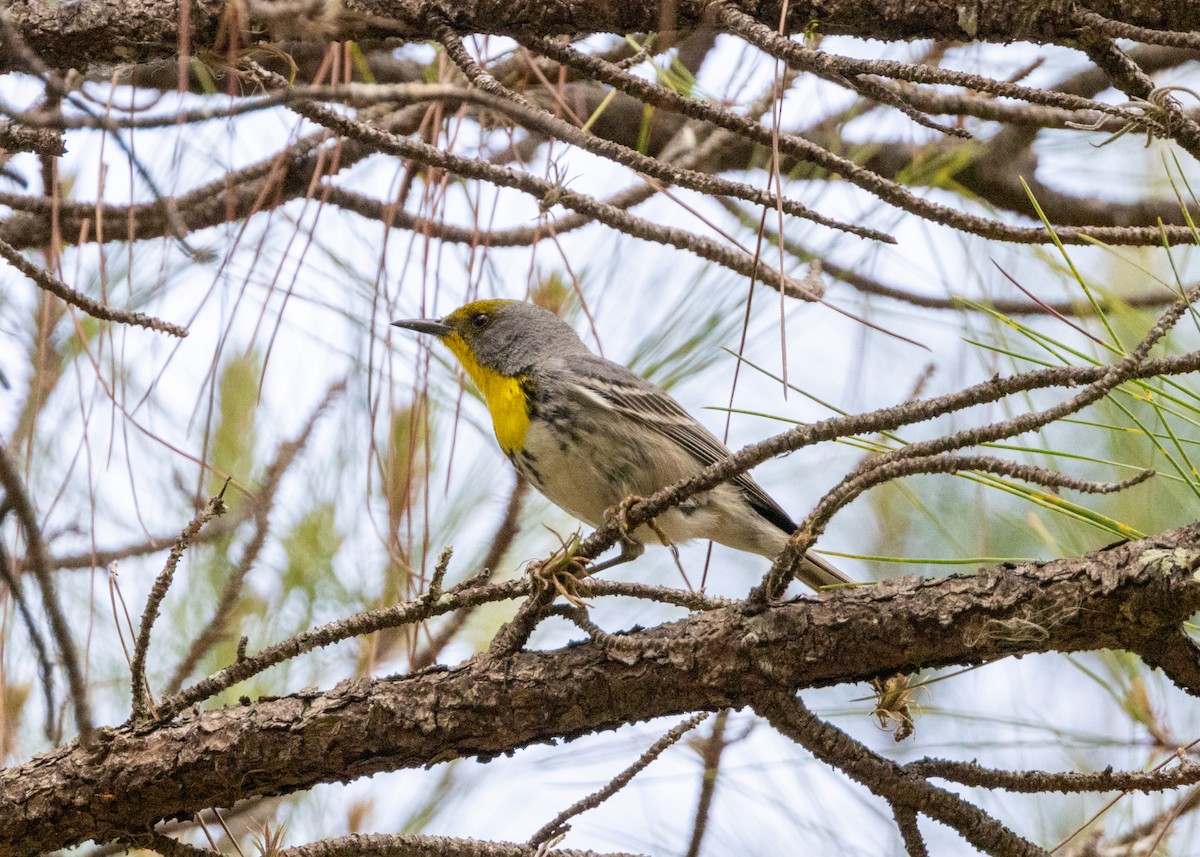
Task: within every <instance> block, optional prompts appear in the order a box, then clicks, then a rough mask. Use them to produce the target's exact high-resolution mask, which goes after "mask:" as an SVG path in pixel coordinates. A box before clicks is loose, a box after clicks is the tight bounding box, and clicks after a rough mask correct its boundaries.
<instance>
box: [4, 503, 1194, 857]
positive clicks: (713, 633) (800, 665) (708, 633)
mask: <svg viewBox="0 0 1200 857" xmlns="http://www.w3.org/2000/svg"><path fill="white" fill-rule="evenodd" d="M1198 569H1200V524H1193V525H1191V526H1188V527H1184V528H1181V529H1177V530H1172V531H1169V532H1166V533H1163V534H1160V535H1158V536H1155V537H1153V538H1149V539H1144V540H1141V541H1138V542H1132V543H1128V544H1125V545H1121V546H1119V547H1115V548H1110V549H1106V550H1102V551H1098V552H1095V553H1092V554H1088V555H1086V556H1084V557H1074V558H1070V559H1062V560H1056V561H1054V562H1049V563H1045V564H1044V565H1039V564H1026V565H1021V566H1014V567H1001V568H996V569H991V570H988V571H985V572H982V573H980V574H978V575H976V576H973V577H961V576H958V577H949V578H943V579H938V580H914V579H911V578H909V579H903V580H898V581H892V582H888V583H883V584H879V585H877V586H874V587H864V588H862V589H858V590H851V591H845V592H841V593H838V594H836V595H834V596H831V597H828V598H826V599H824V600H820V601H814V600H799V601H796V602H793V603H789V604H786V605H782V606H779V607H773V608H770V609H767V610H764V611H762V612H760V613H752V612H749V611H746V610H744V609H738V608H733V609H724V610H713V611H709V612H706V613H703V614H698V615H695V616H692V617H690V618H688V619H686V620H683V621H680V622H675V623H671V624H667V625H663V626H660V627H657V628H652V629H648V630H642V631H636V632H631V633H627V634H622V635H613V636H610V637H608V638H606V639H604V640H603V641H601V642H595V641H592V642H586V643H582V644H579V645H575V646H571V647H568V648H565V649H561V650H558V651H550V652H540V651H539V652H518V653H516V654H513V655H511V656H509V657H507V658H504V659H500V660H493V659H488V658H476V659H474V660H471V661H468V662H466V663H464V664H461V665H459V666H457V667H454V668H452V669H444V668H442V669H437V668H435V669H433V670H430V671H426V672H423V673H419V674H415V675H409V676H399V677H394V678H386V679H377V680H373V681H368V680H359V681H349V682H344V683H342V684H340V685H338V686H337V687H335V688H333V689H331V690H329V691H324V692H321V691H303V692H300V693H296V694H292V695H290V696H285V697H279V698H263V699H260V700H259V701H258V702H255V703H251V704H245V705H242V706H233V707H229V708H223V709H219V710H215V711H206V712H202V713H198V714H190V715H188V716H186V717H183V718H181V719H179V720H177V721H175V722H172V723H169V724H165V725H163V726H161V727H159V728H156V729H154V730H152V731H149V732H144V731H139V730H137V729H135V728H133V727H132V726H130V725H126V726H122V727H120V728H117V729H113V730H104V731H102V732H100V733H98V743H97V746H96V747H95V748H93V749H88V748H86V747H83V746H81V745H79V744H75V745H71V746H68V747H65V748H62V749H59V750H55V751H52V752H50V753H47V754H44V755H42V756H39V757H37V758H35V759H34V760H32V761H30V762H28V763H26V764H25V765H22V766H19V767H15V768H11V769H9V770H6V771H3V772H0V852H3V853H6V854H14V855H24V854H33V853H35V852H39V851H45V850H52V849H55V848H62V847H67V846H69V845H72V844H75V843H78V842H80V841H83V840H85V839H87V838H91V837H96V836H98V835H100V834H101V833H106V832H107V833H108V834H110V835H112V836H117V835H120V834H121V833H122V832H126V831H137V830H143V829H145V827H146V826H147V825H150V824H152V823H154V822H155V821H157V820H159V819H163V818H168V817H176V816H179V815H181V814H185V813H190V812H195V811H198V810H199V809H202V808H205V807H211V806H228V805H231V804H233V803H234V802H235V801H238V800H241V799H244V798H248V797H253V796H256V795H262V794H281V793H288V792H293V791H298V790H301V789H305V788H308V787H310V786H312V785H314V784H316V783H320V782H334V781H336V782H345V781H349V780H353V779H357V778H359V777H363V776H368V775H370V774H373V773H377V772H380V771H386V770H396V769H400V768H410V767H421V766H426V765H429V764H433V763H436V762H439V761H445V760H449V759H453V758H458V757H475V758H481V759H488V758H492V757H494V756H497V755H500V754H503V753H506V752H509V751H511V750H514V749H516V748H519V747H523V746H527V745H529V744H532V743H537V742H541V741H547V740H552V739H570V738H574V737H577V736H580V735H583V734H587V733H591V732H595V731H600V730H607V729H615V728H618V727H620V726H622V725H624V724H626V723H630V722H634V721H638V720H644V719H648V718H651V717H660V716H668V715H678V714H684V713H690V712H696V711H712V710H716V709H720V708H725V707H731V706H732V707H738V706H744V705H748V704H753V703H755V702H756V700H759V699H760V698H761V696H762V695H763V694H778V693H781V692H782V693H792V692H793V691H794V690H795V689H796V688H804V687H819V686H827V685H832V684H843V683H848V682H857V681H865V680H868V679H871V678H875V677H878V676H885V675H892V674H895V673H897V672H901V671H905V670H909V669H912V668H915V667H918V666H920V667H930V668H934V667H942V666H950V665H961V664H980V663H987V662H990V661H994V660H997V659H999V658H1003V657H1006V656H1009V655H1021V654H1028V653H1032V652H1049V651H1057V652H1077V651H1093V650H1097V649H1104V648H1115V649H1126V650H1128V651H1131V652H1135V653H1155V652H1157V651H1158V650H1159V647H1160V646H1161V641H1162V640H1163V639H1164V638H1167V637H1170V636H1171V635H1173V634H1175V633H1178V629H1179V627H1180V624H1181V623H1182V622H1183V620H1184V619H1185V618H1186V617H1188V616H1189V615H1191V614H1192V613H1194V612H1196V611H1197V610H1200V579H1198V578H1200V575H1197V570H1198ZM1031 625H1036V626H1037V627H1038V629H1039V633H1038V634H1033V635H1031V634H1029V633H1027V630H1028V628H1029V627H1030V626H1031ZM1184 690H1186V691H1188V692H1189V693H1192V694H1194V695H1200V685H1188V686H1186V687H1184ZM906 776H907V775H906ZM163 783H170V784H171V786H170V788H164V787H163ZM921 811H922V812H923V813H926V814H928V812H927V809H926V808H925V807H921Z"/></svg>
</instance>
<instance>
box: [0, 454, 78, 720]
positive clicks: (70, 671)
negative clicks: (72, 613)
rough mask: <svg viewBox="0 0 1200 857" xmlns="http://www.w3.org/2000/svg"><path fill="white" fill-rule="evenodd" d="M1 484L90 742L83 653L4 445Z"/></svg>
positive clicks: (34, 515)
mask: <svg viewBox="0 0 1200 857" xmlns="http://www.w3.org/2000/svg"><path fill="white" fill-rule="evenodd" d="M0 485H2V486H3V488H4V495H5V502H6V503H7V504H8V505H9V506H10V507H11V508H12V510H13V513H14V514H16V516H17V520H18V521H20V522H21V529H22V530H23V531H24V532H25V546H26V550H25V557H26V561H27V562H28V564H29V568H30V569H31V570H32V571H33V574H34V577H36V578H37V582H38V588H39V589H40V590H41V592H42V608H43V609H44V610H45V611H46V616H47V617H49V619H50V632H51V633H52V634H53V635H54V642H55V644H56V645H57V646H58V653H59V656H60V657H62V659H63V668H64V669H65V670H66V673H67V684H68V686H69V687H70V690H71V704H72V706H73V707H74V711H75V725H76V727H78V729H79V738H80V740H81V741H83V742H84V743H87V742H88V741H90V740H91V736H92V728H93V727H92V712H91V705H90V703H89V701H88V691H87V685H86V684H84V681H83V670H82V669H81V667H80V665H79V653H78V651H77V650H76V648H75V641H74V640H72V639H71V629H70V626H69V625H68V624H67V617H66V615H65V614H64V613H63V609H62V605H61V604H60V603H59V600H58V590H57V587H56V586H55V583H54V575H53V574H52V573H51V571H50V554H49V552H47V550H46V543H45V542H44V541H43V540H42V529H41V526H40V525H39V524H38V520H37V513H36V512H35V511H34V508H33V501H32V500H30V498H29V494H28V493H27V491H26V490H25V483H24V481H23V480H22V479H21V474H20V473H18V472H17V468H16V467H15V466H14V465H13V460H12V459H11V458H9V455H8V450H7V449H5V448H4V447H3V446H0Z"/></svg>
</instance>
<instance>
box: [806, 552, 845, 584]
mask: <svg viewBox="0 0 1200 857" xmlns="http://www.w3.org/2000/svg"><path fill="white" fill-rule="evenodd" d="M796 576H797V577H799V578H800V579H801V580H802V581H804V582H805V583H807V584H808V585H809V586H811V587H812V588H813V589H816V590H818V591H819V590H820V589H821V587H822V586H836V585H839V584H846V583H857V582H858V581H856V580H854V579H853V578H852V577H850V576H848V575H847V574H846V573H845V572H843V571H839V570H838V569H837V568H836V567H834V566H832V565H830V564H829V563H827V562H826V561H825V560H823V559H821V558H820V557H819V556H816V555H815V554H811V553H806V554H805V555H804V560H803V561H802V562H801V563H800V570H799V571H798V572H797V573H796Z"/></svg>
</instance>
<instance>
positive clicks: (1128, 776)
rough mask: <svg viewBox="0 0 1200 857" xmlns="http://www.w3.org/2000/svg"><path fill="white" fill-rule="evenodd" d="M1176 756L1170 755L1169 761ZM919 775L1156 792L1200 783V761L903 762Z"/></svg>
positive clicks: (1014, 786) (1040, 787)
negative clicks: (1054, 767)
mask: <svg viewBox="0 0 1200 857" xmlns="http://www.w3.org/2000/svg"><path fill="white" fill-rule="evenodd" d="M1174 758H1175V757H1174V756H1172V757H1169V758H1168V759H1167V760H1166V761H1167V762H1170V761H1172V760H1173V759H1174ZM904 768H905V770H907V771H909V772H910V773H913V774H915V775H917V776H919V777H926V778H929V777H936V778H937V779H939V780H950V781H951V782H955V783H958V784H959V785H963V786H970V787H973V788H985V789H1003V790H1004V791H1009V792H1019V793H1022V794H1038V793H1042V792H1063V793H1074V792H1110V791H1138V792H1156V791H1166V790H1167V789H1176V788H1179V787H1180V786H1190V785H1194V784H1196V783H1200V762H1187V761H1184V762H1181V763H1180V764H1179V765H1177V766H1175V767H1173V768H1161V769H1160V768H1159V767H1156V768H1155V769H1154V770H1152V771H1114V770H1113V769H1112V768H1107V769H1105V770H1103V771H1094V772H1089V773H1075V772H1073V771H1066V772H1056V771H1003V770H997V769H995V768H985V767H983V766H982V765H979V764H977V763H976V762H956V761H953V760H951V759H919V760H917V761H915V762H910V763H909V764H907V765H905V766H904Z"/></svg>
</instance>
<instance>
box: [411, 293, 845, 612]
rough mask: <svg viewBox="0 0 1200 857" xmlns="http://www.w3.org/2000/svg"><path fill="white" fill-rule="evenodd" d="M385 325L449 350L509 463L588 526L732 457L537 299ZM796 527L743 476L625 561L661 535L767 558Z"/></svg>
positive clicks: (834, 573)
mask: <svg viewBox="0 0 1200 857" xmlns="http://www.w3.org/2000/svg"><path fill="white" fill-rule="evenodd" d="M392 324H393V325H395V326H396V327H401V328H406V329H408V330H414V331H416V332H418V333H425V334H429V335H432V336H435V337H437V338H438V339H439V340H441V341H442V342H443V343H444V344H445V345H446V346H448V347H449V349H450V351H451V352H452V353H453V354H454V356H455V357H456V358H458V361H459V362H460V363H461V364H462V366H463V369H465V370H466V373H467V375H469V376H470V378H471V380H472V381H473V382H474V383H475V386H476V387H478V388H479V391H480V392H481V393H482V394H483V398H484V400H485V401H486V402H487V406H488V410H489V411H490V412H491V417H492V425H493V428H494V429H495V432H496V440H497V441H499V443H500V449H501V450H503V451H504V454H505V455H507V456H508V459H509V461H511V462H512V463H513V465H514V466H515V467H516V469H517V471H518V472H519V473H520V474H521V475H522V476H523V477H525V479H527V480H528V481H529V483H530V484H531V485H533V486H534V487H535V488H537V490H538V491H540V492H541V493H542V494H544V495H545V496H546V498H547V499H549V500H550V502H552V503H554V504H555V505H556V506H559V507H560V508H562V509H564V510H565V511H567V512H569V513H570V514H571V515H573V516H575V517H576V518H579V519H580V520H581V521H584V522H585V523H588V524H591V525H592V526H599V525H600V524H601V522H602V521H603V520H604V517H605V514H606V513H607V511H608V510H610V509H612V508H613V507H615V506H617V505H618V504H619V503H621V501H623V500H624V499H625V498H627V497H629V496H631V495H636V496H649V495H650V494H653V493H654V492H655V491H658V490H659V489H661V488H665V487H666V486H668V485H670V484H672V483H674V482H678V481H679V480H681V479H684V478H686V477H689V476H694V475H695V474H696V473H698V472H699V471H700V470H702V469H703V468H705V467H707V466H708V465H710V464H713V463H714V462H717V461H720V460H721V459H723V458H726V457H727V456H729V455H730V452H729V449H728V448H727V447H726V446H725V444H723V443H721V441H719V440H718V439H717V438H716V437H715V436H714V435H713V434H712V433H711V432H710V431H708V429H706V428H704V426H702V425H701V424H700V423H699V422H697V421H696V420H695V419H694V418H693V417H692V416H691V415H690V414H688V412H687V411H685V410H684V409H683V408H682V407H681V406H680V405H679V403H678V402H676V401H675V400H674V399H673V398H671V397H670V396H669V395H668V394H667V393H666V391H664V390H662V389H661V388H660V387H657V386H655V385H654V384H652V383H651V382H649V381H647V380H645V379H644V378H641V377H640V376H638V375H636V374H634V373H633V372H631V371H630V370H629V369H627V368H626V367H624V366H622V365H620V364H618V363H613V362H612V361H611V360H606V359H604V358H603V357H599V356H597V355H595V354H593V353H592V352H591V351H590V350H589V349H588V347H587V346H586V345H585V344H584V343H583V340H582V339H580V338H579V335H578V334H576V333H575V331H574V330H573V329H572V328H571V326H570V325H569V324H567V323H566V322H564V321H563V320H562V319H560V318H559V317H558V316H556V315H555V314H554V313H552V312H550V311H549V310H545V309H542V308H541V307H539V306H536V305H534V304H531V303H525V302H523V301H512V300H480V301H474V302H472V303H469V304H466V305H465V306H461V307H459V308H458V309H456V310H454V312H452V313H450V314H449V315H447V316H446V317H445V318H442V319H437V320H431V319H407V320H402V321H393V322H392ZM795 530H796V524H795V522H793V521H792V519H791V518H790V517H788V515H787V513H786V512H784V510H783V509H782V508H780V506H779V504H778V503H776V502H775V501H774V500H772V499H771V498H770V497H769V496H768V495H767V493H766V492H765V491H763V489H762V488H761V487H759V485H758V483H757V482H755V481H754V480H753V479H751V478H750V477H749V476H747V475H745V474H742V475H740V476H737V477H736V478H734V479H732V480H731V481H729V482H728V483H724V484H721V485H718V486H717V487H715V488H713V489H711V490H709V491H706V492H703V493H701V494H695V495H693V496H691V497H689V498H688V499H686V500H684V501H683V502H682V503H680V504H679V505H678V506H676V507H674V508H672V509H670V510H668V511H666V512H663V513H662V514H660V515H659V516H658V517H657V518H656V519H655V520H654V521H653V522H651V524H650V525H642V526H640V527H638V528H636V529H634V530H633V531H632V532H630V533H627V543H626V546H625V550H624V551H623V554H622V557H623V558H632V557H634V556H637V555H639V554H640V553H641V552H642V546H643V545H644V544H645V543H646V542H648V541H662V540H664V539H665V540H666V542H668V543H670V544H679V543H683V542H686V541H688V540H690V539H711V540H712V541H715V542H719V543H721V544H723V545H728V546H729V547H731V548H736V549H737V550H741V551H748V552H750V553H756V554H761V555H763V556H767V557H774V556H776V555H777V554H778V553H779V552H780V551H781V550H782V549H783V547H784V545H785V544H786V542H787V538H788V536H789V535H790V534H792V533H793V532H795ZM626 554H628V556H626ZM798 576H799V577H800V579H801V580H803V581H804V582H805V583H807V584H808V585H809V586H812V587H813V588H814V589H815V588H818V587H821V586H828V585H831V584H841V583H852V582H853V581H852V580H851V579H850V578H849V577H847V576H846V575H845V574H843V573H842V572H841V571H839V570H838V569H836V568H834V567H833V566H832V565H830V564H829V563H827V562H825V561H824V560H822V559H820V558H819V557H816V556H812V555H809V556H806V557H805V559H804V561H803V563H802V565H801V568H800V570H799V573H798Z"/></svg>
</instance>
